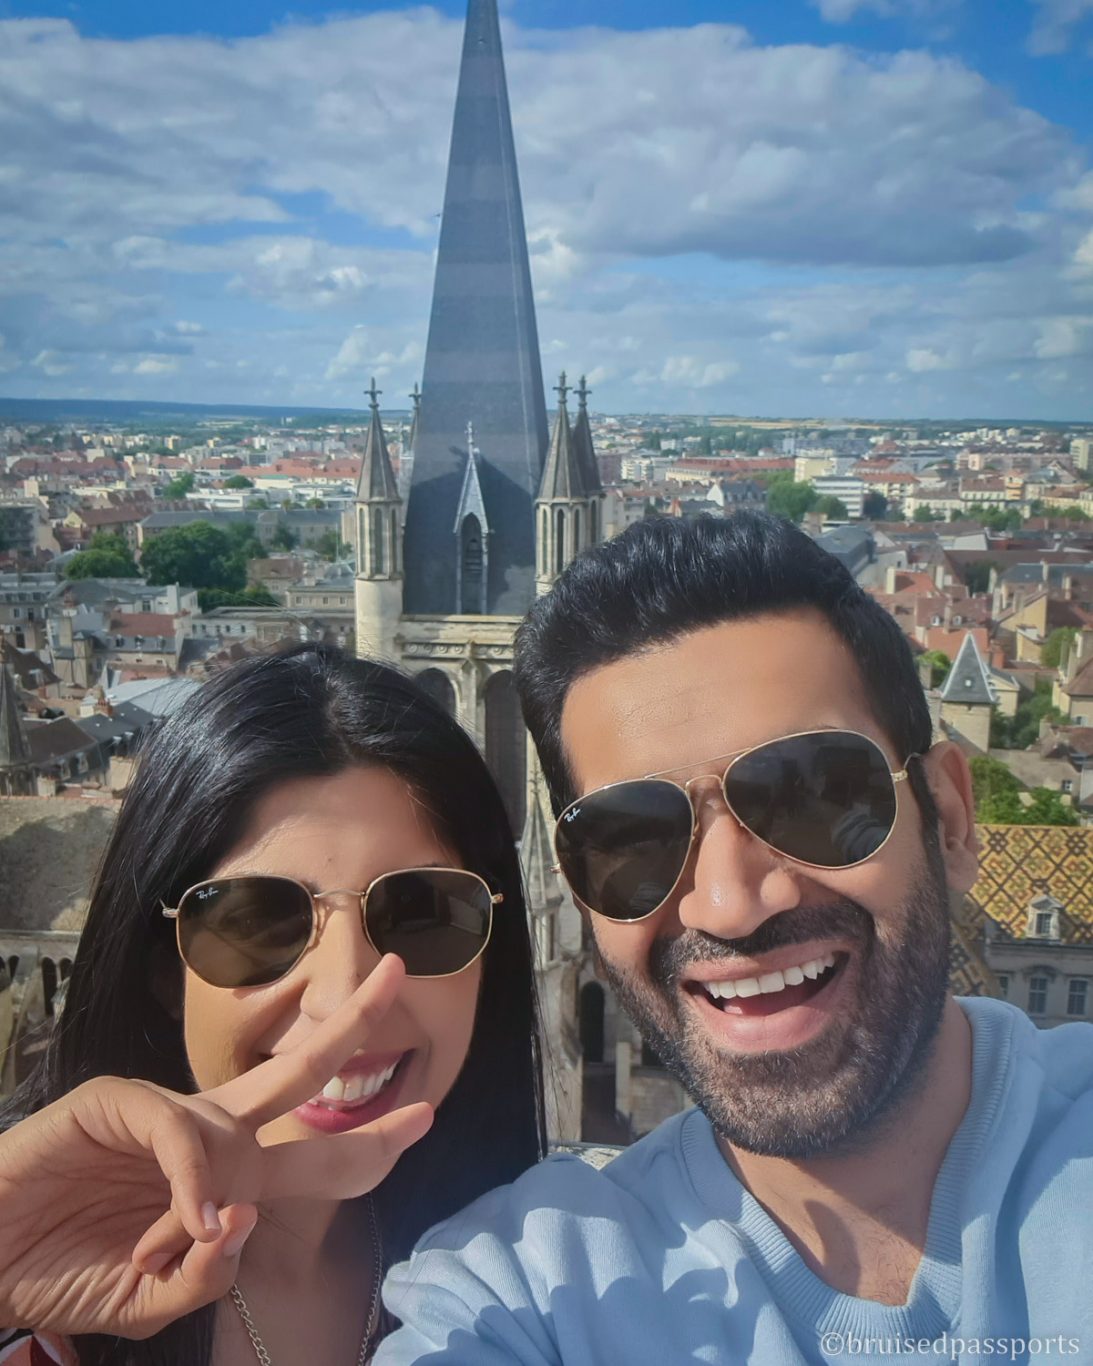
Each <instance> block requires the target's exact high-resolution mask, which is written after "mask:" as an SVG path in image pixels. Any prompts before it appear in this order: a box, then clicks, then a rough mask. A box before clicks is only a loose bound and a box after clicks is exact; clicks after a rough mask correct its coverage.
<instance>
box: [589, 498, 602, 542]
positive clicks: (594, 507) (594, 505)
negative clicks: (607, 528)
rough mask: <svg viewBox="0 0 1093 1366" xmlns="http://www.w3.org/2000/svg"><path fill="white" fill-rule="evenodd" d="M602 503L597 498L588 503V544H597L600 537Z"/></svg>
mask: <svg viewBox="0 0 1093 1366" xmlns="http://www.w3.org/2000/svg"><path fill="white" fill-rule="evenodd" d="M599 511H600V505H599V503H598V502H597V501H596V499H595V498H593V500H592V501H591V503H589V505H588V544H589V545H595V544H596V543H597V542H598V541H599V539H600V530H599V526H598V525H597V523H598V522H599Z"/></svg>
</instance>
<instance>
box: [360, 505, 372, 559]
mask: <svg viewBox="0 0 1093 1366" xmlns="http://www.w3.org/2000/svg"><path fill="white" fill-rule="evenodd" d="M370 563H371V561H370V560H369V557H368V512H367V510H366V509H365V508H361V510H360V512H359V513H358V515H357V573H358V574H367V573H368V566H369V564H370Z"/></svg>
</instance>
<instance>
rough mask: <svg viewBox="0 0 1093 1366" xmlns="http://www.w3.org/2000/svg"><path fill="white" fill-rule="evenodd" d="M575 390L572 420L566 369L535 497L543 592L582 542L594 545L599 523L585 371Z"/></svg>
mask: <svg viewBox="0 0 1093 1366" xmlns="http://www.w3.org/2000/svg"><path fill="white" fill-rule="evenodd" d="M577 392H578V398H579V400H580V410H579V412H578V416H577V424H576V426H574V427H571V426H570V423H569V408H568V406H567V402H566V399H567V395H568V393H569V386H568V385H567V384H566V382H565V371H564V370H563V372H562V376H561V379H560V380H559V381H558V384H557V386H556V388H555V393H557V395H558V417H557V421H556V422H555V425H554V435H553V437H552V438H551V442H550V450H549V451H548V453H547V459H546V464H545V466H544V467H543V480H542V483H541V484H540V486H539V493H538V496H537V498H536V500H535V517H536V521H537V526H536V537H535V541H536V551H537V556H536V576H535V586H536V590H537V591H538V592H539V593H540V594H542V593H546V592H548V591H549V589H550V586H551V584H552V583H553V582H554V580H555V579H556V578H557V577H558V575H559V574H560V573H561V572H562V570H563V569H564V568H565V567H566V565H567V564H568V563H569V562H570V560H571V559H573V557H574V555H576V554H578V553H579V552H580V551H582V550H584V549H585V547H586V546H590V545H595V544H596V543H597V542H598V541H599V540H600V536H601V532H602V528H603V507H602V504H603V486H602V484H601V483H600V475H599V469H598V467H597V464H596V452H595V449H594V447H593V444H592V429H591V427H590V425H589V421H588V393H589V391H588V387H587V385H586V384H585V381H584V377H583V376H582V377H581V386H580V389H579V390H578V391H577Z"/></svg>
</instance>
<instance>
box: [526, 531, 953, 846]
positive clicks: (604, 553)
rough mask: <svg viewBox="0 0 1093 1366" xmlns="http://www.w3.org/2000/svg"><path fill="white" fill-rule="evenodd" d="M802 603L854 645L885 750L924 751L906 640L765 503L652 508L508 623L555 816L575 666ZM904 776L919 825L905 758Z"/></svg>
mask: <svg viewBox="0 0 1093 1366" xmlns="http://www.w3.org/2000/svg"><path fill="white" fill-rule="evenodd" d="M807 607H811V608H815V609H816V610H818V611H820V612H822V613H823V615H824V616H825V617H826V618H827V620H828V622H829V623H830V624H831V626H832V628H833V629H834V630H835V632H836V633H837V634H838V636H839V637H840V638H841V639H842V640H843V641H844V642H845V643H846V645H847V647H848V648H849V650H850V652H851V654H852V655H853V656H854V658H855V660H856V661H857V664H858V670H859V672H860V674H861V677H862V681H863V683H864V685H865V692H866V696H867V697H868V699H869V702H870V706H871V707H872V710H873V714H874V716H875V718H876V720H877V721H878V722H879V724H880V725H881V727H882V729H883V730H884V732H885V733H886V734H887V735H888V737H889V738H890V739H891V741H892V743H893V745H894V746H895V749H896V754H897V756H898V758H899V760H900V761H901V762H902V761H903V760H904V759H906V758H907V757H908V756H909V755H912V754H925V753H926V751H927V750H928V749H929V748H930V743H931V733H932V726H931V723H930V713H929V710H928V708H927V705H926V698H925V695H924V693H923V690H922V685H921V683H920V682H919V678H918V673H917V670H916V669H915V665H914V660H913V658H912V655H911V648H910V646H909V645H908V643H907V641H906V640H905V638H904V636H903V632H902V631H901V630H900V628H899V627H898V626H897V625H896V622H895V620H894V619H893V618H892V617H891V616H890V615H889V614H888V612H886V611H885V610H884V608H883V607H881V605H880V604H879V603H877V602H875V601H874V600H873V599H872V598H871V597H870V596H869V595H868V593H866V592H864V591H863V590H862V589H861V588H860V587H859V586H858V584H857V583H856V582H855V580H854V578H853V576H852V575H851V574H850V572H849V571H848V570H847V569H846V568H845V567H844V566H843V565H842V563H841V562H840V561H839V560H837V559H836V558H835V556H834V555H830V554H828V552H827V551H826V550H823V549H821V548H820V546H818V545H817V544H816V542H815V541H813V540H811V539H810V538H809V537H808V536H806V535H805V534H804V532H802V531H799V530H798V529H797V527H795V526H793V525H792V523H790V522H787V521H784V520H782V519H781V518H780V517H771V516H769V515H768V514H766V513H757V512H738V513H735V514H734V515H733V516H731V517H698V518H696V519H694V520H681V519H678V518H674V517H654V518H649V519H646V520H645V521H643V522H638V523H636V524H635V525H634V526H631V527H629V528H627V530H626V531H624V532H623V533H622V534H621V535H620V536H616V537H615V539H614V540H611V541H607V542H606V543H605V544H603V545H598V546H594V547H592V548H591V549H590V550H586V551H584V552H583V553H582V554H580V555H578V556H577V558H576V559H575V560H574V561H573V563H572V564H570V565H569V567H568V568H567V569H566V570H565V571H564V572H563V573H562V574H561V576H560V577H559V578H558V581H557V582H556V583H555V585H554V587H553V588H552V589H551V591H550V592H549V593H548V594H547V595H546V596H545V597H543V598H540V599H539V601H538V602H536V603H535V605H534V606H533V607H532V609H531V611H530V612H529V613H528V615H527V617H526V618H525V620H524V623H523V625H522V626H521V627H520V630H519V632H518V634H517V637H516V665H515V677H516V686H517V688H518V689H519V693H520V701H521V704H522V706H523V709H524V719H525V721H526V722H527V725H528V729H529V730H530V731H531V735H532V738H533V739H534V741H535V745H536V748H537V749H538V751H539V758H540V760H541V762H542V765H543V772H544V774H545V776H546V780H547V784H548V786H549V788H550V794H551V801H552V802H553V804H554V810H555V813H557V812H559V811H560V810H561V809H562V807H564V806H566V805H567V804H568V803H569V802H571V801H572V800H573V799H574V798H575V797H576V796H578V795H579V794H578V793H577V792H575V791H574V784H573V777H572V774H571V773H570V770H569V765H568V763H567V761H566V756H565V752H564V750H563V748H562V740H561V718H562V708H563V706H564V705H565V699H566V697H567V695H568V693H569V689H570V688H571V687H572V686H573V684H574V683H575V682H576V681H577V680H578V679H579V678H580V677H581V676H582V675H584V674H586V673H588V672H590V671H591V670H592V669H596V668H599V667H600V666H602V665H605V664H610V663H612V662H613V661H614V660H617V659H622V658H624V657H625V656H627V655H634V654H638V653H640V652H641V651H642V650H645V649H647V648H649V647H650V646H656V645H663V644H665V643H666V642H668V641H671V640H675V639H678V638H679V637H680V636H683V635H686V634H687V633H688V632H691V631H698V630H702V629H703V628H704V627H707V626H715V625H717V624H718V623H719V622H723V621H737V620H741V619H745V618H748V617H757V616H760V615H762V614H765V613H768V612H769V613H777V612H786V611H791V610H793V609H794V608H807ZM911 783H912V787H913V788H914V791H915V795H916V796H917V797H918V800H919V804H920V807H921V808H922V812H923V816H924V817H925V818H926V820H927V823H928V824H932V823H933V821H934V820H935V819H936V813H935V811H934V806H933V802H932V799H931V798H930V795H929V790H928V789H927V787H926V784H925V781H924V780H923V778H922V775H921V772H920V770H919V768H918V765H912V772H911Z"/></svg>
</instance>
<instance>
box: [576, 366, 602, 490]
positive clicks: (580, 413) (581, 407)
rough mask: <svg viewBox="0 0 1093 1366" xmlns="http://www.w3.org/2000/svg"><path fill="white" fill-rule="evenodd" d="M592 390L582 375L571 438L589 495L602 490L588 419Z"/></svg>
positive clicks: (594, 444)
mask: <svg viewBox="0 0 1093 1366" xmlns="http://www.w3.org/2000/svg"><path fill="white" fill-rule="evenodd" d="M591 392H592V390H591V389H589V387H588V381H587V380H586V379H585V377H584V375H582V376H581V382H580V384H578V385H577V421H576V422H575V423H574V424H573V440H574V442H575V443H576V446H577V456H578V458H579V460H580V462H581V469H582V470H583V472H584V487H585V492H586V493H587V494H588V495H589V497H593V496H595V495H596V494H599V493H602V492H603V480H602V479H601V478H600V465H599V461H598V460H597V459H596V443H595V442H594V441H593V440H592V424H591V422H589V420H588V395H589V394H590V393H591Z"/></svg>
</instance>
